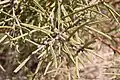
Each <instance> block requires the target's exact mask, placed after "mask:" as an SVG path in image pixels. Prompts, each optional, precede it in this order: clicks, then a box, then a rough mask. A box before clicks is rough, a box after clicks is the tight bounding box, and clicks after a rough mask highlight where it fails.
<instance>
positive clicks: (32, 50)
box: [0, 0, 120, 80]
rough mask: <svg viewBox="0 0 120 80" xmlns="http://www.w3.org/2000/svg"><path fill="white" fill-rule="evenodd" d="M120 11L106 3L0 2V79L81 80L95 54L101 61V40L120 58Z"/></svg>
mask: <svg viewBox="0 0 120 80" xmlns="http://www.w3.org/2000/svg"><path fill="white" fill-rule="evenodd" d="M118 3H119V2H118ZM118 3H116V4H118ZM119 13H120V9H118V10H117V9H116V10H115V8H113V6H112V5H109V4H108V3H106V2H105V1H103V0H91V1H90V0H4V1H0V68H1V69H2V71H0V77H1V79H6V78H8V79H11V80H13V77H15V80H18V79H19V78H21V79H20V80H76V79H80V70H81V68H82V67H84V66H85V64H86V63H87V62H88V61H90V62H91V63H92V61H91V59H90V58H91V55H95V56H96V57H98V58H102V57H100V56H99V55H98V54H96V53H95V46H96V42H97V41H100V42H102V43H104V44H105V45H107V46H108V47H109V48H111V49H112V50H113V51H114V53H118V54H120V50H119V46H120V45H119V44H118V43H119V37H120V34H119V33H120V23H119V22H120V14H119ZM116 55H117V54H116ZM71 68H73V69H72V71H70V69H71ZM42 78H43V79H42Z"/></svg>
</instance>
